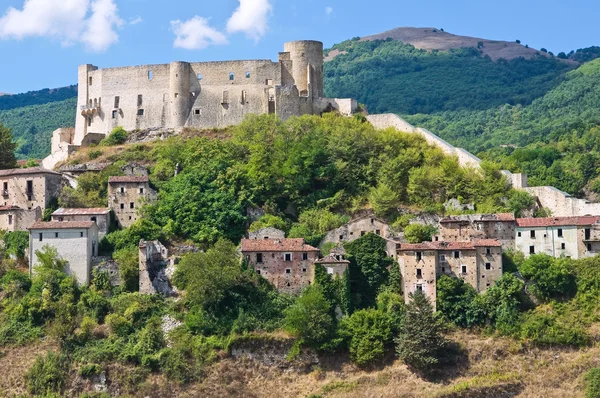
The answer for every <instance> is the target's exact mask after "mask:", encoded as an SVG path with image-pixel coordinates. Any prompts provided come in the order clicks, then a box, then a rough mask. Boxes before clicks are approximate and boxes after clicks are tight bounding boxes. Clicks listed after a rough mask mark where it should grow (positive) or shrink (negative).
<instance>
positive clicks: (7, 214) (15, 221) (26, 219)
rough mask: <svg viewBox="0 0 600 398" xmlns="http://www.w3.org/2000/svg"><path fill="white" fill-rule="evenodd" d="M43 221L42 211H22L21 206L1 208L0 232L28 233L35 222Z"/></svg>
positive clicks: (36, 209) (38, 209)
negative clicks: (28, 229)
mask: <svg viewBox="0 0 600 398" xmlns="http://www.w3.org/2000/svg"><path fill="white" fill-rule="evenodd" d="M41 219H42V209H40V208H39V206H38V207H36V208H35V209H31V210H29V209H22V208H20V207H19V206H0V230H2V231H8V232H15V231H27V228H29V227H30V226H31V225H32V224H33V223H34V222H36V221H38V220H41Z"/></svg>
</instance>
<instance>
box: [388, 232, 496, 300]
mask: <svg viewBox="0 0 600 398" xmlns="http://www.w3.org/2000/svg"><path fill="white" fill-rule="evenodd" d="M398 262H399V265H400V272H401V273H402V281H403V283H404V298H405V300H408V294H409V293H413V292H415V291H417V290H420V291H423V292H424V293H425V294H426V295H427V297H429V299H430V301H431V303H432V304H433V305H434V306H435V302H436V298H437V293H436V292H437V279H438V278H439V277H441V276H442V275H448V276H451V277H454V278H460V279H462V280H464V281H465V282H466V283H468V284H470V285H471V286H473V288H474V289H475V290H477V291H478V292H483V291H485V290H486V289H487V288H489V287H490V286H493V285H494V284H495V283H496V281H497V280H499V279H500V277H501V276H502V244H501V243H500V241H498V240H495V239H485V240H473V241H471V242H423V243H418V244H408V243H407V244H405V243H403V244H402V245H401V248H400V249H399V251H398Z"/></svg>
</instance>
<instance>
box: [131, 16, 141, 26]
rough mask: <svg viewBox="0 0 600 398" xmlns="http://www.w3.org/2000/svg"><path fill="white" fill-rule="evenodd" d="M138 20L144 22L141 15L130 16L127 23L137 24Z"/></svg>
mask: <svg viewBox="0 0 600 398" xmlns="http://www.w3.org/2000/svg"><path fill="white" fill-rule="evenodd" d="M140 22H144V20H143V19H142V17H136V18H130V19H129V25H137V24H139V23H140Z"/></svg>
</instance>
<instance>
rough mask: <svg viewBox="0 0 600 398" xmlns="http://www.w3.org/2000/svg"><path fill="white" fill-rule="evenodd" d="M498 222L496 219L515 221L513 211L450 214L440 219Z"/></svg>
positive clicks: (447, 221) (443, 221)
mask: <svg viewBox="0 0 600 398" xmlns="http://www.w3.org/2000/svg"><path fill="white" fill-rule="evenodd" d="M474 221H482V222H496V221H515V216H514V214H512V213H497V214H465V215H460V216H448V217H444V218H442V219H441V220H440V223H452V222H474Z"/></svg>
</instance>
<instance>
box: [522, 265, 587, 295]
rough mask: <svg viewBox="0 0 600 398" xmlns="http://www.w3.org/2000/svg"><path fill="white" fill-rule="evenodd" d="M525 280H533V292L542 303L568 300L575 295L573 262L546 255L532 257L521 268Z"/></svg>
mask: <svg viewBox="0 0 600 398" xmlns="http://www.w3.org/2000/svg"><path fill="white" fill-rule="evenodd" d="M519 271H521V274H522V275H523V277H524V278H526V279H529V280H531V281H532V282H534V283H533V285H531V292H532V293H533V295H534V296H535V297H536V298H537V299H538V300H541V301H548V300H551V299H559V298H567V297H570V296H572V295H573V294H574V293H575V290H576V285H575V275H574V271H573V262H572V260H570V259H568V258H559V259H555V258H553V257H550V256H548V255H545V254H537V255H533V256H530V257H529V258H528V259H527V260H525V261H524V262H523V263H522V264H521V266H520V267H519Z"/></svg>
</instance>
